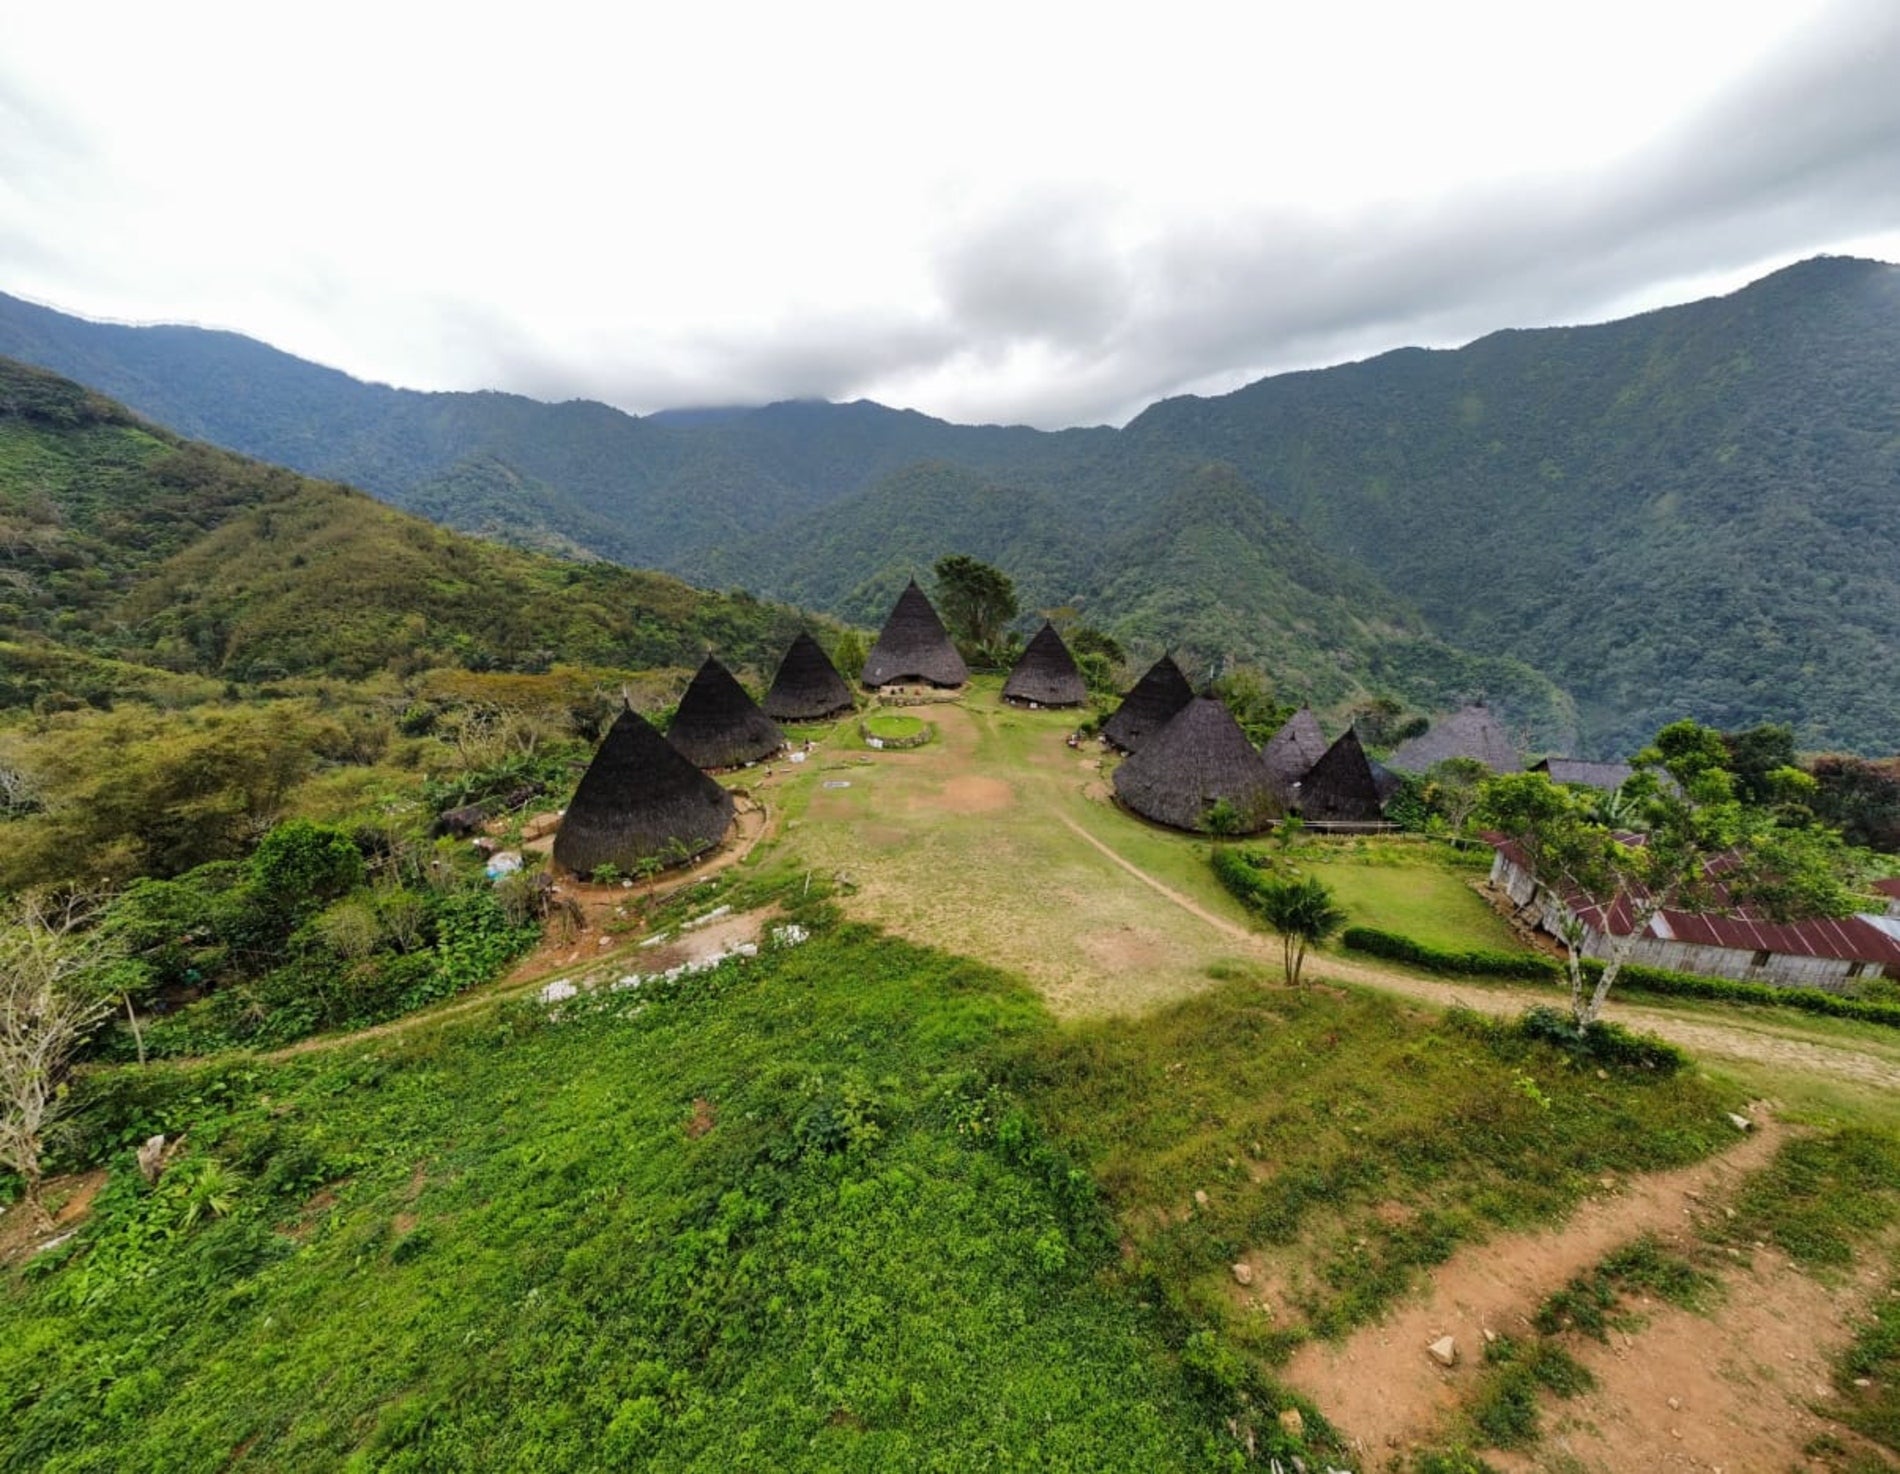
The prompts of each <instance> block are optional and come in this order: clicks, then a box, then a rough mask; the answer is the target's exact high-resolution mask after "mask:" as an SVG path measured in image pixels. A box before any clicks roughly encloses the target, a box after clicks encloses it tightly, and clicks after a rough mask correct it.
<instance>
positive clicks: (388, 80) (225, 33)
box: [0, 0, 1900, 424]
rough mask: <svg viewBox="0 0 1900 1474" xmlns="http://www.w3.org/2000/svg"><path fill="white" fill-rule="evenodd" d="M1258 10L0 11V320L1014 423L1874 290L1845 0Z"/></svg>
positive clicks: (495, 383)
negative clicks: (1461, 345)
mask: <svg viewBox="0 0 1900 1474" xmlns="http://www.w3.org/2000/svg"><path fill="white" fill-rule="evenodd" d="M1304 9H1305V10H1306V11H1311V12H1312V13H1310V14H1309V13H1298V14H1296V13H1295V11H1294V8H1293V7H1284V6H1238V5H1235V6H1226V5H1211V4H1185V5H1177V6H1174V7H1170V8H1169V9H1168V10H1167V11H1165V12H1163V11H1157V10H1155V9H1154V8H1153V7H1151V6H1150V7H1140V8H1135V7H1129V8H1127V9H1125V10H1117V9H1114V8H1107V7H1102V6H1099V5H1092V6H1086V7H1085V6H1079V5H1053V6H1037V7H1023V6H1003V5H963V6H958V7H953V8H952V7H945V8H936V9H924V8H921V7H891V6H888V5H884V6H872V5H847V6H826V7H788V6H764V5H758V6H722V7H711V6H696V7H672V8H670V9H669V11H668V12H666V13H661V12H659V11H658V9H657V8H649V7H633V8H628V9H626V10H625V11H624V12H623V13H621V14H618V15H607V16H604V17H603V15H602V14H601V13H600V12H599V11H598V9H597V8H596V7H592V6H580V5H578V4H573V3H556V4H551V5H543V6H540V7H536V8H534V9H532V10H527V11H523V10H520V9H518V8H511V9H508V10H500V9H496V10H493V11H485V10H480V9H477V10H471V9H470V8H469V7H467V6H457V7H453V8H450V7H447V6H427V7H387V6H384V5H367V4H349V3H346V4H338V5H332V6H328V7H325V8H323V9H321V10H316V9H307V8H304V9H298V10H295V11H292V10H290V9H287V8H285V7H268V6H256V5H242V6H237V5H216V6H207V5H193V4H188V3H187V4H181V5H175V6H166V7H152V6H142V7H132V6H129V5H126V6H123V7H120V6H114V5H105V6H103V7H98V6H93V7H56V6H41V7H16V8H15V9H14V11H13V12H12V13H9V14H7V15H6V16H4V17H0V288H4V289H6V290H12V291H16V292H20V293H23V294H26V295H29V296H33V297H35V298H38V299H40V300H45V301H50V302H52V303H54V304H56V305H61V306H65V307H68V308H70V309H73V310H77V311H82V312H88V313H92V314H96V315H105V316H115V317H121V318H132V319H142V320H150V319H160V318H162V319H173V320H187V321H198V322H205V323H209V324H212V325H217V326H227V327H233V328H237V329H239V330H241V331H245V332H248V333H251V334H253V335H255V336H258V337H261V338H264V339H266V340H267V341H270V342H273V343H275V344H277V345H278V346H280V347H284V348H286V349H288V350H290V351H292V352H296V353H301V354H304V355H306V356H309V357H314V358H317V359H319V360H321V361H324V362H330V363H334V364H337V365H338V366H340V367H344V368H346V369H349V370H350V371H352V372H355V373H359V374H363V375H365V376H367V377H374V378H380V379H385V380H389V381H393V382H398V383H405V384H413V385H417V386H419V387H464V388H467V387H500V388H511V389H519V390H522V391H523V392H530V393H541V394H571V395H589V396H592V397H600V398H607V399H610V400H612V401H614V402H618V403H621V404H623V405H624V406H625V407H627V408H630V409H635V410H645V409H652V408H657V407H661V406H663V405H667V404H677V403H693V402H707V401H725V402H734V401H747V400H755V399H766V398H774V397H784V396H791V395H810V394H824V395H828V396H832V397H850V396H855V395H859V394H864V395H870V396H872V397H878V398H882V399H885V400H887V401H889V402H894V403H902V404H909V405H914V406H916V407H918V408H922V409H925V410H929V411H931V412H935V413H942V414H947V415H950V416H953V417H957V418H981V419H1019V418H1020V419H1029V420H1032V421H1034V422H1038V423H1044V424H1057V423H1067V422H1071V421H1076V420H1092V419H1100V418H1104V417H1117V418H1119V417H1121V416H1125V415H1126V414H1128V413H1130V412H1132V411H1133V410H1134V409H1136V408H1138V407H1139V405H1140V404H1141V403H1142V402H1143V401H1144V400H1146V399H1147V398H1150V397H1153V396H1155V395H1159V394H1164V393H1169V392H1175V391H1178V390H1180V389H1182V388H1185V387H1188V386H1196V385H1198V386H1225V385H1228V384H1231V383H1235V382H1239V381H1240V380H1242V379H1244V378H1245V377H1247V376H1249V375H1252V374H1255V373H1258V372H1260V371H1262V370H1265V369H1271V368H1279V367H1287V366H1293V365H1297V364H1309V363H1318V362H1324V361H1329V360H1331V359H1336V358H1338V357H1342V356H1350V355H1353V354H1362V353H1365V352H1370V351H1375V350H1376V349H1378V348H1381V347H1387V346H1393V345H1395V344H1397V343H1400V342H1404V341H1411V340H1416V339H1426V340H1429V341H1433V342H1448V341H1455V340H1457V339H1459V338H1462V337H1468V336H1471V335H1473V334H1475V333H1478V332H1482V331H1485V330H1487V329H1489V328H1492V327H1496V326H1503V325H1507V324H1512V323H1527V322H1542V321H1554V320H1565V319H1569V320H1575V319H1578V318H1582V317H1590V316H1602V315H1608V314H1609V313H1611V312H1613V311H1615V310H1617V309H1618V308H1620V307H1624V306H1628V305H1634V304H1642V305H1648V304H1649V303H1650V302H1652V301H1654V300H1661V298H1662V297H1664V296H1666V295H1668V294H1669V293H1671V292H1677V293H1684V294H1686V292H1687V290H1688V284H1690V283H1700V282H1705V281H1716V280H1726V279H1727V277H1728V275H1729V274H1745V273H1747V272H1748V271H1750V270H1752V269H1758V268H1761V267H1765V266H1767V265H1772V264H1776V263H1778V262H1779V261H1782V260H1786V259H1790V258H1791V257H1793V256H1797V255H1801V254H1806V253H1809V252H1812V251H1815V250H1820V249H1828V248H1834V249H1840V248H1842V247H1843V246H1845V245H1846V244H1847V243H1849V242H1855V243H1860V244H1861V245H1862V246H1863V247H1865V245H1867V244H1868V243H1872V245H1873V246H1874V247H1875V249H1877V250H1880V251H1882V252H1883V253H1885V254H1890V255H1892V254H1900V187H1897V186H1900V178H1897V177H1896V175H1895V167H1896V160H1900V103H1897V102H1896V94H1900V89H1895V88H1894V87H1892V85H1891V81H1890V79H1891V77H1892V76H1894V75H1900V12H1896V11H1895V10H1894V9H1893V7H1891V5H1889V4H1886V3H1882V0H1874V3H1849V0H1843V3H1836V4H1823V3H1820V0H1803V3H1790V0H1775V3H1766V0H1757V3H1735V0H1730V3H1723V4H1716V3H1706V0H1694V3H1687V0H1685V3H1678V4H1669V5H1657V4H1655V3H1654V0H1647V3H1634V0H1602V3H1598V4H1593V5H1591V6H1588V7H1583V6H1572V7H1564V8H1559V7H1555V6H1526V5H1523V4H1521V3H1516V0H1512V3H1503V0H1499V3H1467V4H1462V5H1444V6H1420V5H1416V4H1370V3H1360V4H1342V5H1334V6H1327V7H1306V8H1304ZM102 36H105V37H110V40H111V44H109V45H108V44H102V43H101V40H100V38H101V37H102ZM79 58H83V59H84V60H83V64H80V63H79V62H78V60H77V59H79Z"/></svg>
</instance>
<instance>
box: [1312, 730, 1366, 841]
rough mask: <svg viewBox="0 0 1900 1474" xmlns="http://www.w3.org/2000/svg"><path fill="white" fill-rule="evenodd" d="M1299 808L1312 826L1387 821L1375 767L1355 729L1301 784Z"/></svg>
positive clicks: (1332, 748)
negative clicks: (1360, 742)
mask: <svg viewBox="0 0 1900 1474" xmlns="http://www.w3.org/2000/svg"><path fill="white" fill-rule="evenodd" d="M1299 808H1300V817H1301V818H1302V819H1305V820H1306V821H1307V822H1308V823H1333V824H1374V823H1377V822H1378V821H1379V820H1380V819H1382V818H1384V817H1385V814H1384V810H1383V807H1382V806H1381V804H1380V802H1379V785H1378V782H1377V780H1376V779H1374V777H1373V775H1372V764H1371V763H1369V762H1368V761H1367V760H1366V750H1365V748H1363V747H1361V746H1360V745H1359V734H1358V733H1357V732H1355V731H1354V730H1353V729H1352V728H1351V727H1348V728H1347V729H1346V731H1345V734H1344V735H1343V736H1342V737H1341V738H1340V739H1339V740H1338V741H1337V742H1335V743H1334V744H1333V745H1332V746H1331V747H1329V748H1327V749H1326V752H1325V755H1324V756H1323V757H1321V758H1320V760H1319V761H1318V762H1316V763H1314V764H1313V767H1312V771H1311V772H1309V773H1308V774H1307V775H1306V777H1305V778H1304V779H1302V780H1301V782H1300V792H1299Z"/></svg>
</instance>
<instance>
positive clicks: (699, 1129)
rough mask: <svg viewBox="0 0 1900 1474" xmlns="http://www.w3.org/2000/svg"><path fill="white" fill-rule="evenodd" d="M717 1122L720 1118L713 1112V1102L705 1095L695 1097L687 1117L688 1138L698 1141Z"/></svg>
mask: <svg viewBox="0 0 1900 1474" xmlns="http://www.w3.org/2000/svg"><path fill="white" fill-rule="evenodd" d="M717 1124H718V1120H717V1118H716V1117H715V1115H714V1114H713V1104H712V1102H711V1101H709V1100H708V1099H706V1097H705V1096H703V1095H701V1096H697V1097H695V1098H694V1100H693V1109H692V1111H691V1113H690V1114H689V1115H688V1116H687V1117H686V1137H687V1140H689V1141H698V1140H699V1138H700V1137H702V1136H704V1135H705V1134H706V1133H707V1132H709V1131H711V1130H712V1129H713V1127H714V1126H715V1125H717Z"/></svg>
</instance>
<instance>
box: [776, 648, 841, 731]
mask: <svg viewBox="0 0 1900 1474" xmlns="http://www.w3.org/2000/svg"><path fill="white" fill-rule="evenodd" d="M762 704H763V707H764V710H765V714H766V715H767V716H769V717H771V718H772V719H773V720H774V721H778V722H818V721H823V720H824V719H825V718H826V717H831V716H836V715H837V714H838V713H839V712H843V711H850V710H851V708H852V707H853V706H855V705H857V703H856V701H854V700H853V699H852V696H851V688H850V687H849V686H847V685H846V684H845V682H844V677H843V676H841V675H839V674H838V667H837V666H835V665H833V664H832V663H831V660H830V657H828V656H827V655H826V654H825V652H824V651H823V650H821V649H820V648H819V647H818V642H817V641H816V640H814V639H813V638H812V637H811V636H810V635H808V634H804V633H800V635H799V637H798V638H797V639H795V640H793V641H792V643H791V646H790V648H789V649H787V650H786V652H785V658H784V659H783V660H781V661H780V662H779V663H778V674H777V675H775V676H774V677H772V689H771V690H770V691H767V692H766V693H765V701H764V702H763V703H762Z"/></svg>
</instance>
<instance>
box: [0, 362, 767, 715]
mask: <svg viewBox="0 0 1900 1474" xmlns="http://www.w3.org/2000/svg"><path fill="white" fill-rule="evenodd" d="M0 549H3V550H4V553H5V568H4V576H3V577H0V640H10V641H18V642H25V643H27V644H34V643H40V642H57V643H60V644H63V645H65V646H68V647H70V648H73V649H77V650H83V651H86V652H89V653H91V654H94V655H98V656H106V657H111V658H114V659H118V660H126V661H132V662H137V663H140V664H146V665H155V666H160V667H163V668H166V669H170V670H175V671H191V672H197V673H201V674H208V675H219V676H225V677H228V678H233V679H238V680H245V679H268V678H274V677H278V676H283V675H296V674H304V673H323V674H330V675H339V676H351V677H354V676H361V675H366V674H368V673H370V672H371V671H375V670H379V669H384V668H397V669H414V668H418V667H421V666H426V665H430V664H454V665H465V666H468V667H471V668H475V669H503V670H532V669H537V668H542V667H545V666H546V665H547V664H549V663H550V662H553V661H567V662H579V663H587V664H596V665H602V666H612V667H627V668H645V667H653V666H664V665H681V664H694V663H697V662H698V661H699V660H700V659H701V658H702V657H703V656H704V654H705V652H706V650H707V649H708V648H709V647H711V648H715V649H717V650H719V651H720V653H721V654H722V655H725V656H726V657H727V658H729V659H731V660H733V661H735V662H744V663H750V664H754V665H768V664H769V663H770V662H771V661H774V660H776V658H777V655H778V653H779V652H780V651H781V650H782V649H783V647H784V645H785V644H786V643H788V642H789V640H790V638H791V636H792V635H793V634H794V633H795V632H796V631H797V629H799V628H800V627H801V626H802V624H803V623H804V621H803V620H802V619H801V617H800V616H799V615H798V614H797V613H796V611H793V610H791V609H787V608H785V607H783V606H778V605H768V604H762V603H760V602H759V601H757V600H755V599H752V598H751V597H749V596H737V597H735V596H727V595H713V594H705V593H702V592H700V591H699V590H697V589H694V588H691V587H689V586H687V585H685V584H683V583H681V582H679V581H678V580H677V579H674V578H670V577H667V576H665V575H662V574H653V573H642V572H637V571H634V570H631V569H625V568H619V567H615V566H613V565H610V564H605V563H576V562H572V561H560V560H556V559H552V558H547V557H540V556H535V555H533V554H528V553H522V552H517V551H514V550H512V549H509V548H504V547H499V546H496V545H494V544H492V543H488V542H483V541H479V540H477V539H474V538H469V537H464V536H461V535H459V534H457V533H453V532H449V531H445V530H444V529H442V528H439V527H435V526H432V525H430V524H429V523H427V522H423V521H421V520H419V519H418V518H415V517H411V516H408V515H406V514H404V513H401V512H397V511H394V510H392V509H391V508H388V507H385V506H382V505H380V504H379V503H377V502H375V501H372V500H371V499H370V498H369V497H367V496H365V495H363V494H362V493H361V492H357V491H352V490H350V489H349V488H347V487H343V486H339V485H336V484H333V483H326V482H317V481H312V480H309V479H307V478H305V477H303V476H299V475H297V474H296V473H294V472H291V471H286V470H283V469H281V468H278V467H274V466H267V465H262V464H260V463H258V462H255V461H251V460H247V459H244V458H243V457H240V456H236V455H233V454H231V453H230V452H228V451H223V450H218V449H215V448H213V447H211V446H207V445H202V444H196V443H193V442H190V441H186V440H182V439H180V438H179V437H177V436H175V435H173V434H171V433H170V432H169V431H165V430H161V429H158V428H157V427H155V426H152V425H149V424H145V423H143V422H141V421H139V420H138V419H136V418H135V417H134V416H132V415H131V414H130V413H128V412H127V411H126V410H124V409H123V408H121V407H120V406H118V405H116V404H114V403H112V402H111V401H110V400H107V399H104V398H102V397H100V396H98V395H96V394H92V393H89V392H88V391H86V390H85V389H82V388H81V387H80V386H78V385H76V384H72V383H70V382H68V381H66V380H63V379H59V378H56V377H54V376H53V375H50V374H46V373H44V372H41V371H39V370H36V369H30V368H27V367H25V366H23V365H20V364H17V363H13V362H11V361H8V360H0Z"/></svg>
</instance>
